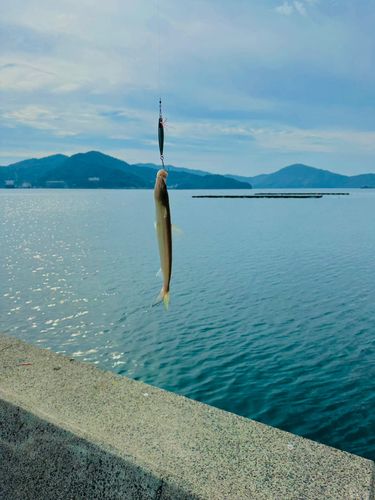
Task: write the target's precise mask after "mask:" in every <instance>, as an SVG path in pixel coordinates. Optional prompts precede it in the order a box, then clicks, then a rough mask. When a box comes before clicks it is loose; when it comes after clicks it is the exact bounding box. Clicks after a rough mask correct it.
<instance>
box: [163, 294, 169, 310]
mask: <svg viewBox="0 0 375 500" xmlns="http://www.w3.org/2000/svg"><path fill="white" fill-rule="evenodd" d="M164 306H165V310H166V311H168V306H169V292H167V293H166V294H165V295H164Z"/></svg>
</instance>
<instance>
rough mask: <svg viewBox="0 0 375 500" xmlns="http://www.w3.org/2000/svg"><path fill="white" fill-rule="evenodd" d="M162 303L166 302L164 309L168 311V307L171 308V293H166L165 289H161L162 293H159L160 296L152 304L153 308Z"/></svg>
mask: <svg viewBox="0 0 375 500" xmlns="http://www.w3.org/2000/svg"><path fill="white" fill-rule="evenodd" d="M161 302H164V307H165V309H166V310H167V309H168V306H169V291H168V292H165V291H164V287H163V288H162V289H161V292H160V293H159V295H158V296H157V297H156V299H155V300H154V302H153V304H152V307H154V306H157V305H158V304H160V303H161Z"/></svg>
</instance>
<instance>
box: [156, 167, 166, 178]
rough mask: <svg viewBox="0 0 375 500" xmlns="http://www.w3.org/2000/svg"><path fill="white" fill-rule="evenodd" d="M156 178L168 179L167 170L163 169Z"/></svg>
mask: <svg viewBox="0 0 375 500" xmlns="http://www.w3.org/2000/svg"><path fill="white" fill-rule="evenodd" d="M156 177H163V179H166V178H167V177H168V174H167V172H166V171H165V170H163V169H161V170H159V172H158V175H157V176H156Z"/></svg>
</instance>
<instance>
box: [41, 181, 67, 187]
mask: <svg viewBox="0 0 375 500" xmlns="http://www.w3.org/2000/svg"><path fill="white" fill-rule="evenodd" d="M46 187H47V188H59V189H65V188H67V187H68V186H67V185H66V182H65V181H47V182H46Z"/></svg>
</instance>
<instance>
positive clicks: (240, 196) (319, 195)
mask: <svg viewBox="0 0 375 500" xmlns="http://www.w3.org/2000/svg"><path fill="white" fill-rule="evenodd" d="M322 197H323V195H322V194H302V195H298V194H285V195H284V194H283V195H280V194H259V195H258V194H252V195H230V194H228V195H215V194H209V195H199V196H192V198H322Z"/></svg>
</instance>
